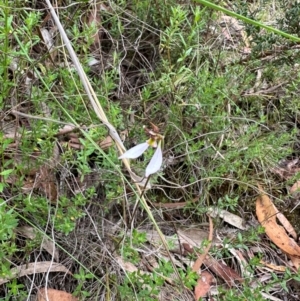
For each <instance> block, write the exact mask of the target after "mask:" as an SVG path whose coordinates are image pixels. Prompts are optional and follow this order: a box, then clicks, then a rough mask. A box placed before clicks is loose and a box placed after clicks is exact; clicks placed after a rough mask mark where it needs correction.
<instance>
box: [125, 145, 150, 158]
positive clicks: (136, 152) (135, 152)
mask: <svg viewBox="0 0 300 301" xmlns="http://www.w3.org/2000/svg"><path fill="white" fill-rule="evenodd" d="M148 147H149V144H148V143H147V142H144V143H141V144H138V145H136V146H134V147H132V148H130V149H129V150H128V151H126V152H125V153H124V154H123V155H122V156H120V157H119V159H124V158H127V159H136V158H137V157H139V156H141V155H142V154H143V153H144V152H145V151H146V150H147V148H148Z"/></svg>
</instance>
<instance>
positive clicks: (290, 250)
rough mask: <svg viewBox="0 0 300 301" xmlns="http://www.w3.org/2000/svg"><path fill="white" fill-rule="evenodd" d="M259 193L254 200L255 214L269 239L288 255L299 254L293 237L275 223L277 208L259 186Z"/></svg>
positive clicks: (298, 248)
mask: <svg viewBox="0 0 300 301" xmlns="http://www.w3.org/2000/svg"><path fill="white" fill-rule="evenodd" d="M259 190H260V193H261V195H260V196H259V197H258V198H257V200H256V215H257V219H258V221H259V222H260V223H261V225H262V226H263V227H264V228H265V232H266V234H267V236H268V237H269V238H270V240H271V241H272V242H273V243H274V244H275V245H276V246H277V247H279V248H280V249H281V250H282V251H284V252H285V253H287V254H289V255H293V256H300V247H299V246H298V244H297V243H296V242H295V240H294V239H292V238H290V237H289V236H288V234H287V233H286V231H285V230H284V228H283V227H281V226H280V225H278V224H277V222H276V214H277V212H278V210H277V209H276V207H275V206H274V205H273V202H272V201H271V199H270V198H269V197H268V196H267V195H266V194H265V193H264V192H263V190H262V189H261V187H259Z"/></svg>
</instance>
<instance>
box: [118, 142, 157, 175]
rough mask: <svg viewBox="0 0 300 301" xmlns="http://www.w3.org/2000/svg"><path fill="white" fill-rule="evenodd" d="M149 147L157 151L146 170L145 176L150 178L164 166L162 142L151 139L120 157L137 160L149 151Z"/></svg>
mask: <svg viewBox="0 0 300 301" xmlns="http://www.w3.org/2000/svg"><path fill="white" fill-rule="evenodd" d="M149 146H151V147H153V148H156V151H155V153H154V155H153V156H152V158H151V160H150V162H149V164H148V165H147V168H146V172H145V176H146V177H148V176H150V175H152V174H154V173H156V172H158V171H159V169H160V167H161V165H162V161H163V156H162V149H161V140H160V141H159V142H158V143H157V141H156V140H155V139H153V138H150V139H149V140H147V141H146V142H144V143H141V144H138V145H136V146H134V147H132V148H130V149H129V150H128V151H126V152H125V153H124V154H123V155H122V156H120V157H119V159H125V158H126V159H136V158H138V157H139V156H141V155H142V154H143V153H144V152H145V151H146V150H147V149H148V147H149Z"/></svg>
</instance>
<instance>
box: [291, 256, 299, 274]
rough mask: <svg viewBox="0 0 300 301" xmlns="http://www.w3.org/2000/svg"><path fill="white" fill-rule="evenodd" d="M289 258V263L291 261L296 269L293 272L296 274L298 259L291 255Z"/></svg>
mask: <svg viewBox="0 0 300 301" xmlns="http://www.w3.org/2000/svg"><path fill="white" fill-rule="evenodd" d="M289 257H290V259H291V261H292V263H293V265H294V267H295V269H296V271H295V272H297V271H298V270H299V268H300V258H299V257H297V256H292V255H289Z"/></svg>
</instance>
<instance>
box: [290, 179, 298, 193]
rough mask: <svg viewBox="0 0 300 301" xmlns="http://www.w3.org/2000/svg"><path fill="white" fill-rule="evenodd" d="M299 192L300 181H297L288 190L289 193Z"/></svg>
mask: <svg viewBox="0 0 300 301" xmlns="http://www.w3.org/2000/svg"><path fill="white" fill-rule="evenodd" d="M296 192H300V180H298V181H297V182H296V183H294V185H293V186H292V187H291V189H290V193H296Z"/></svg>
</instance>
